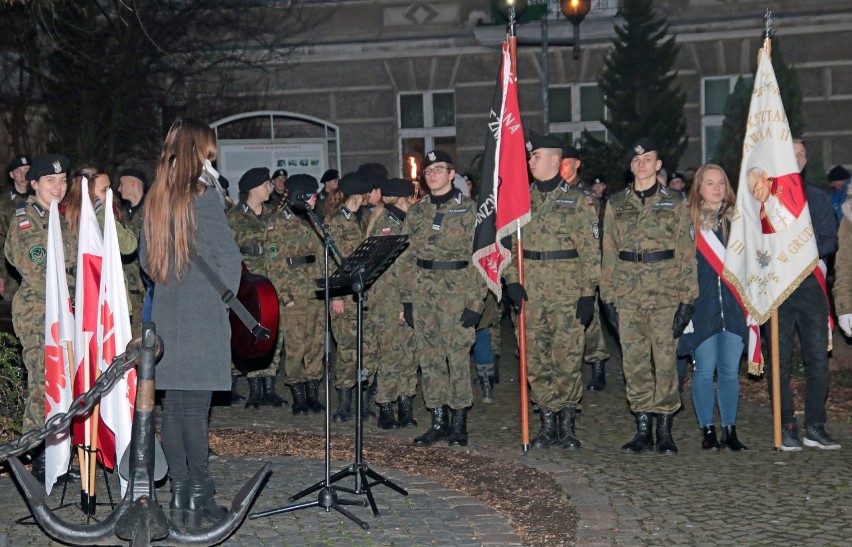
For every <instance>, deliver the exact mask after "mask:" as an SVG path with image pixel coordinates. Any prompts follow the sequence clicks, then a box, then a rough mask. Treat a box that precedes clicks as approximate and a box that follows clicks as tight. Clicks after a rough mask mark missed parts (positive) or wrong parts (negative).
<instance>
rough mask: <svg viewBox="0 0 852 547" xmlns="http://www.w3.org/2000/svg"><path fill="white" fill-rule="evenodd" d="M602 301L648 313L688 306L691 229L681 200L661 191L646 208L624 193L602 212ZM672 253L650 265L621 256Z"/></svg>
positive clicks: (693, 270) (693, 292)
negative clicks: (621, 256) (649, 311)
mask: <svg viewBox="0 0 852 547" xmlns="http://www.w3.org/2000/svg"><path fill="white" fill-rule="evenodd" d="M602 249H603V250H602V261H601V284H600V286H601V298H602V299H603V301H604V302H612V303H614V304H615V305H616V307H625V308H629V309H649V308H662V307H674V306H677V305H678V303H680V302H684V303H690V304H691V303H692V302H693V301H694V300H695V299H696V298H697V297H698V281H697V276H698V274H697V267H696V260H695V229H694V227H693V226H692V222H691V220H690V216H689V208H688V207H687V204H686V200H685V199H684V198H683V197H681V196H680V195H679V194H675V193H672V192H670V191H669V190H667V189H666V188H665V187H663V186H661V187H660V189H659V190H658V191H657V193H656V194H654V195H653V196H650V197H647V198H646V199H645V204H644V205H643V204H642V201H641V199H640V198H639V197H638V196H637V195H636V193H635V192H634V191H633V190H632V189H630V188H627V189H625V190H623V191H621V192H620V193H618V194H616V195H614V196H613V197H612V198H611V199H610V200H609V203H607V206H606V208H605V213H604V225H603V245H602ZM654 251H673V252H674V258H672V259H666V260H658V261H655V262H638V261H630V260H622V259H621V258H619V254H620V253H628V254H629V253H633V254H640V253H648V252H654Z"/></svg>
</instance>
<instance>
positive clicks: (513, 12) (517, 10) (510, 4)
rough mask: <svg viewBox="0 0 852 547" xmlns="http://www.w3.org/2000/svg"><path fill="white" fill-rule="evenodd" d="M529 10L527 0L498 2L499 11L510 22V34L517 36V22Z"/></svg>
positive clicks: (498, 0)
mask: <svg viewBox="0 0 852 547" xmlns="http://www.w3.org/2000/svg"><path fill="white" fill-rule="evenodd" d="M525 9H527V0H497V11H499V12H500V15H502V16H503V17H505V18H506V20H507V21H509V27H510V34H512V35H514V34H515V22H516V21H517V20H518V19H520V18H521V14H522V13H523V12H524V10H525Z"/></svg>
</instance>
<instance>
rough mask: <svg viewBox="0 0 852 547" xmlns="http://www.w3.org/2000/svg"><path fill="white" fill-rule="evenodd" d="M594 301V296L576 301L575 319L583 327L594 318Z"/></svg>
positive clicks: (582, 297)
mask: <svg viewBox="0 0 852 547" xmlns="http://www.w3.org/2000/svg"><path fill="white" fill-rule="evenodd" d="M595 300H596V298H595V297H594V296H581V297H580V298H578V299H577V319H579V320H580V323H582V324H583V326H584V327H588V326H589V323H591V322H592V318H593V317H594V316H595Z"/></svg>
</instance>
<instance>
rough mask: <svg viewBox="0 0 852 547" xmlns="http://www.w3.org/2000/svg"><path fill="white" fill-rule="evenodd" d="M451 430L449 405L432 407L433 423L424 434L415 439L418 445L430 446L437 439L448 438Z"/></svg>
mask: <svg viewBox="0 0 852 547" xmlns="http://www.w3.org/2000/svg"><path fill="white" fill-rule="evenodd" d="M449 430H450V411H449V408H448V407H447V406H439V407H438V408H433V409H432V425H431V426H429V429H427V430H426V432H425V433H424V434H423V435H420V436H419V437H416V438H415V439H414V444H415V445H416V446H430V445H432V444H433V443H434V442H435V441H439V440H441V439H444V438H446V436H447V434H448V433H449Z"/></svg>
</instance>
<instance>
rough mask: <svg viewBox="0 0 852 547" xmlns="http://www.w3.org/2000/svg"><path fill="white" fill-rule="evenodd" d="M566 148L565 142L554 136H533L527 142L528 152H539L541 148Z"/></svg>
mask: <svg viewBox="0 0 852 547" xmlns="http://www.w3.org/2000/svg"><path fill="white" fill-rule="evenodd" d="M564 146H565V141H564V140H562V139H560V138H559V137H556V136H554V135H533V136H532V137H530V139H529V140H528V141H527V152H532V151H533V150H538V149H539V148H559V149H560V150H561V149H562V147H564Z"/></svg>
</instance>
